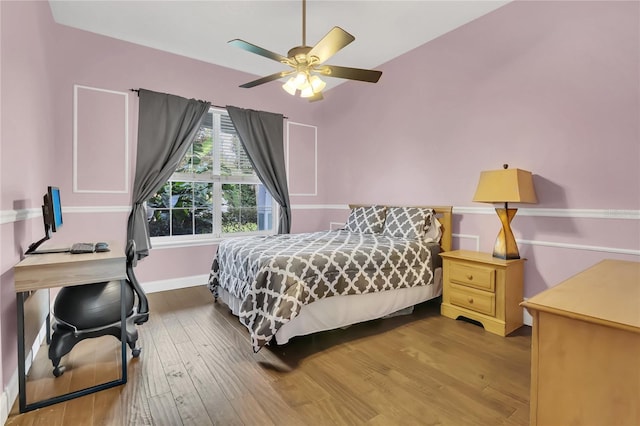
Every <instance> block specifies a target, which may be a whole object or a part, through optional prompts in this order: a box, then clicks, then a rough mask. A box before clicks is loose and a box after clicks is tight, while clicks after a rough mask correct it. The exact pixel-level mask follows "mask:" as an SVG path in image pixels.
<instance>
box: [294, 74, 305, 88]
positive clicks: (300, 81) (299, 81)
mask: <svg viewBox="0 0 640 426" xmlns="http://www.w3.org/2000/svg"><path fill="white" fill-rule="evenodd" d="M294 81H295V85H296V88H298V89H300V90H302V86H304V85H305V84H306V83H307V73H306V72H304V71H298V73H297V74H296V76H295V78H294Z"/></svg>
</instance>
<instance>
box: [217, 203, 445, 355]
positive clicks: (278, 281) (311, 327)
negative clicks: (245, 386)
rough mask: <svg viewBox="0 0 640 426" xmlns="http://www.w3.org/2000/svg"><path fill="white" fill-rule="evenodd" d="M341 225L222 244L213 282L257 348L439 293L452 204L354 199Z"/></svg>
mask: <svg viewBox="0 0 640 426" xmlns="http://www.w3.org/2000/svg"><path fill="white" fill-rule="evenodd" d="M350 209H351V210H350V213H349V217H348V219H347V222H346V223H345V226H344V227H343V228H342V229H339V230H332V231H319V232H312V233H303V234H284V235H271V236H251V237H241V238H232V239H228V240H225V241H223V242H222V243H221V244H220V245H219V246H218V250H217V253H216V255H215V257H214V259H213V262H212V266H211V272H210V275H209V282H208V287H209V290H210V291H211V292H212V294H213V296H214V298H215V300H216V301H218V300H221V301H222V302H224V303H225V304H226V305H227V306H228V307H229V308H230V309H231V311H232V312H233V314H234V315H236V316H238V318H239V320H240V322H241V323H242V324H243V325H244V326H245V327H247V329H248V330H249V333H250V336H251V344H252V346H253V350H254V351H255V352H257V351H258V350H260V348H262V347H263V346H264V345H267V344H269V343H270V342H272V341H274V340H275V342H276V343H277V344H285V343H287V342H288V341H289V340H290V339H291V338H293V337H295V336H303V335H307V334H311V333H316V332H319V331H325V330H332V329H336V328H341V327H346V326H349V325H352V324H355V323H359V322H363V321H369V320H373V319H377V318H383V317H386V316H393V315H396V314H399V313H409V312H411V310H412V308H413V306H414V305H416V304H418V303H421V302H424V301H427V300H430V299H433V298H436V297H438V296H440V295H441V294H442V268H441V259H440V256H439V255H438V253H439V252H441V251H448V250H450V249H451V207H450V206H444V207H433V206H415V207H414V206H411V207H398V206H380V205H374V206H364V205H350Z"/></svg>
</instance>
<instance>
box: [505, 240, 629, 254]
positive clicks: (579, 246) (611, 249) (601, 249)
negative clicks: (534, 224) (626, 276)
mask: <svg viewBox="0 0 640 426" xmlns="http://www.w3.org/2000/svg"><path fill="white" fill-rule="evenodd" d="M516 242H517V243H518V244H528V245H532V246H543V247H554V248H562V249H569V250H587V251H598V252H603V253H614V254H627V255H631V256H640V250H638V249H625V248H618V247H602V246H590V245H585V244H571V243H557V242H553V241H537V240H520V239H516Z"/></svg>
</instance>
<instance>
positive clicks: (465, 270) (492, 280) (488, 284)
mask: <svg viewBox="0 0 640 426" xmlns="http://www.w3.org/2000/svg"><path fill="white" fill-rule="evenodd" d="M449 280H450V281H451V282H452V283H455V284H461V285H465V286H469V287H474V288H478V289H480V290H487V291H491V292H494V291H495V288H496V270H495V269H494V268H489V267H486V266H479V265H468V264H463V263H457V262H452V263H450V265H449Z"/></svg>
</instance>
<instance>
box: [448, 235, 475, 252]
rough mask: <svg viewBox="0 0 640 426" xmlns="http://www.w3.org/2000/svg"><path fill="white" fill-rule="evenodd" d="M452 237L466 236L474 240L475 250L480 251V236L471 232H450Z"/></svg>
mask: <svg viewBox="0 0 640 426" xmlns="http://www.w3.org/2000/svg"><path fill="white" fill-rule="evenodd" d="M451 236H452V237H453V238H468V239H471V240H474V241H475V242H476V251H480V236H479V235H471V234H453V233H452V234H451Z"/></svg>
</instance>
